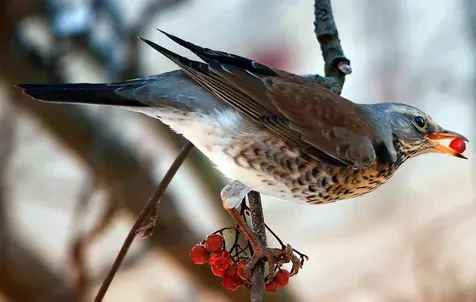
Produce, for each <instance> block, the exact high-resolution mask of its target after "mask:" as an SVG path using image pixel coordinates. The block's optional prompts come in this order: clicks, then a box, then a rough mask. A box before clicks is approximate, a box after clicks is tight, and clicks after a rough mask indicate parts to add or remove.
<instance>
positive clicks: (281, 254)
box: [244, 244, 304, 283]
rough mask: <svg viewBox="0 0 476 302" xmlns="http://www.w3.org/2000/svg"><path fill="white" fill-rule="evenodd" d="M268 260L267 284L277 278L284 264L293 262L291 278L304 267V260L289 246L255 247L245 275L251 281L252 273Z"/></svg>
mask: <svg viewBox="0 0 476 302" xmlns="http://www.w3.org/2000/svg"><path fill="white" fill-rule="evenodd" d="M261 260H266V262H268V266H269V274H268V276H267V277H266V282H267V283H269V282H271V281H272V280H274V278H275V277H276V273H277V272H278V271H279V270H280V269H281V266H282V265H283V264H286V263H289V262H292V268H291V272H290V276H293V275H296V274H297V273H298V271H299V269H300V268H301V267H302V262H304V261H303V260H302V259H300V258H299V257H298V256H296V254H294V249H293V248H292V247H291V246H290V245H289V244H288V245H286V246H285V247H284V248H280V249H279V248H269V247H263V246H260V247H254V248H253V255H252V256H251V259H250V260H249V262H248V264H247V265H246V266H245V270H244V275H245V277H246V278H247V279H248V280H251V276H252V271H253V269H254V268H255V266H256V264H258V262H259V261H261Z"/></svg>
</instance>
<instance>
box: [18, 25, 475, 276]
mask: <svg viewBox="0 0 476 302" xmlns="http://www.w3.org/2000/svg"><path fill="white" fill-rule="evenodd" d="M159 31H161V32H162V33H163V34H165V35H166V36H167V37H168V38H170V39H171V40H172V41H174V42H175V43H177V44H179V45H180V46H182V47H184V48H186V49H188V50H189V51H191V52H192V53H194V54H195V55H197V56H198V57H199V58H200V59H201V60H202V61H203V62H200V61H197V60H191V59H188V58H186V57H184V56H181V55H178V54H176V53H174V52H172V51H170V50H168V49H166V48H164V47H162V46H160V45H158V44H156V43H154V42H152V41H150V40H148V39H144V38H140V39H141V40H142V41H143V42H145V43H146V44H147V45H149V46H150V47H152V48H153V49H154V50H156V51H157V52H159V53H161V54H162V55H164V56H165V57H167V58H168V59H170V60H171V61H172V62H174V63H175V64H176V65H178V67H179V69H177V70H173V71H169V72H165V73H162V74H157V75H151V76H147V77H143V78H137V79H130V80H127V81H122V82H112V83H65V84H20V85H17V86H18V87H20V88H21V89H23V93H24V94H26V95H28V96H29V97H31V98H33V99H36V100H40V101H43V102H50V103H70V104H89V105H91V104H92V105H105V106H117V107H121V108H125V109H128V110H132V111H135V112H139V113H143V114H146V115H148V116H150V117H152V118H156V119H159V120H160V121H161V122H162V123H164V124H166V125H168V126H169V127H170V128H171V129H173V130H174V131H175V132H177V133H179V134H182V135H183V136H184V137H185V138H186V139H188V140H189V141H190V142H192V143H193V144H194V145H195V146H196V147H197V148H198V149H199V150H200V151H201V152H202V153H203V154H204V155H205V156H206V157H208V158H209V159H210V161H211V162H212V163H213V164H214V165H215V167H216V168H217V169H218V170H220V171H221V172H222V173H223V174H224V175H225V176H226V177H228V178H229V179H230V180H231V182H230V183H229V184H227V185H226V186H225V187H224V188H223V189H222V191H221V199H222V202H223V206H224V208H225V209H226V210H227V211H228V212H229V213H230V215H231V216H232V217H233V218H234V219H235V220H236V222H237V224H238V225H239V227H240V228H241V229H242V230H243V232H244V233H245V234H246V236H247V238H248V239H249V240H250V243H251V245H252V247H253V250H254V255H253V258H252V260H251V261H250V263H249V264H248V266H247V272H248V275H249V271H250V270H251V268H252V267H253V266H254V265H255V264H256V263H257V262H258V261H259V260H260V259H265V260H267V261H268V262H269V263H270V264H271V263H273V262H274V261H276V259H277V257H278V256H276V255H277V253H276V250H273V249H271V248H269V247H266V246H262V245H261V244H260V242H259V241H258V240H257V239H256V238H255V236H254V234H253V232H252V230H251V229H250V227H249V226H248V225H247V223H246V221H245V220H244V218H243V217H242V216H241V215H240V212H239V211H238V208H239V206H240V204H241V201H242V200H243V198H244V197H245V196H246V195H247V194H248V193H249V192H250V191H251V190H254V191H257V192H259V193H261V194H264V195H268V196H271V197H275V198H278V199H284V200H290V201H294V202H297V203H306V204H327V203H332V202H335V201H339V200H345V199H351V198H354V197H357V196H361V195H364V194H366V193H369V192H371V191H373V190H375V189H377V188H378V187H380V186H381V185H382V184H384V183H386V182H387V181H388V180H389V179H390V177H391V176H392V175H394V173H395V172H396V170H397V169H398V168H399V167H400V166H401V165H402V164H403V163H404V162H406V161H407V160H408V159H410V158H414V157H416V156H419V155H422V154H427V153H443V154H447V155H451V156H454V157H458V158H466V157H465V156H464V155H463V154H461V153H460V152H458V151H456V150H453V149H452V148H450V147H448V146H446V145H444V144H442V143H441V142H440V140H442V139H455V138H458V139H462V140H464V141H468V139H467V138H466V137H464V136H463V135H461V134H459V133H457V132H453V131H449V130H446V129H444V128H443V127H441V126H440V125H438V124H437V123H436V122H435V121H434V120H433V119H432V118H431V117H430V116H429V115H428V114H426V113H424V112H423V111H421V110H419V109H417V108H415V107H413V106H410V105H406V104H403V103H389V102H386V103H373V104H367V103H362V104H360V103H355V102H352V101H350V100H348V99H346V98H344V97H342V96H340V95H338V94H336V93H334V92H332V91H330V90H329V89H327V88H326V87H324V86H323V85H321V84H319V83H317V82H315V81H313V80H312V79H309V78H306V77H302V76H299V75H296V74H293V73H290V72H287V71H284V70H279V69H276V68H272V67H270V66H266V65H264V64H261V63H259V62H257V61H254V60H251V59H248V58H245V57H241V56H239V55H235V54H232V53H228V52H224V51H219V50H213V49H209V48H203V47H201V46H198V45H196V44H193V43H191V42H189V41H185V40H183V39H181V38H179V37H177V36H174V35H172V34H169V33H167V32H164V31H162V30H159ZM284 250H287V253H288V254H285V255H284V256H286V255H287V256H289V249H284V248H283V253H286V251H284ZM291 252H292V250H291ZM278 254H279V253H278ZM280 256H283V255H280ZM288 258H289V257H288ZM294 264H295V263H294V261H293V272H297V270H298V268H297V267H295V265H294Z"/></svg>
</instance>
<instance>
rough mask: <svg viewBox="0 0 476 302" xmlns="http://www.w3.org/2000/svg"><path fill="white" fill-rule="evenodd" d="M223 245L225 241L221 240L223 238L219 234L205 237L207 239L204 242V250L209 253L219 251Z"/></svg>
mask: <svg viewBox="0 0 476 302" xmlns="http://www.w3.org/2000/svg"><path fill="white" fill-rule="evenodd" d="M224 245H225V239H223V236H221V235H219V234H213V235H210V236H207V239H206V240H205V248H206V249H207V251H209V252H210V253H214V252H219V251H221V250H222V249H223V246H224Z"/></svg>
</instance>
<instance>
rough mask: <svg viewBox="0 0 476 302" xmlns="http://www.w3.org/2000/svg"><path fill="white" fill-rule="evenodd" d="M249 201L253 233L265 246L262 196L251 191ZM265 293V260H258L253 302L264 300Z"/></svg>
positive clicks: (254, 276) (254, 274) (253, 278)
mask: <svg viewBox="0 0 476 302" xmlns="http://www.w3.org/2000/svg"><path fill="white" fill-rule="evenodd" d="M248 202H249V204H250V213H251V224H252V226H253V233H254V234H255V236H256V239H258V240H259V242H260V243H261V244H262V245H263V246H267V243H266V227H265V224H264V215H263V207H262V206H261V197H260V194H259V193H258V192H255V191H251V192H250V193H248ZM263 293H264V261H263V260H261V261H260V262H258V263H257V264H256V266H255V268H254V269H253V276H252V277H251V302H261V301H263Z"/></svg>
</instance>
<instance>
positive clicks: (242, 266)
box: [236, 260, 248, 280]
mask: <svg viewBox="0 0 476 302" xmlns="http://www.w3.org/2000/svg"><path fill="white" fill-rule="evenodd" d="M247 264H248V261H246V260H241V261H240V262H238V264H237V266H236V267H237V269H236V274H237V275H238V277H240V278H241V279H243V280H246V277H245V266H246V265H247Z"/></svg>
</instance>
